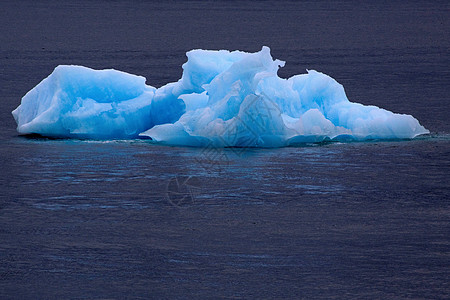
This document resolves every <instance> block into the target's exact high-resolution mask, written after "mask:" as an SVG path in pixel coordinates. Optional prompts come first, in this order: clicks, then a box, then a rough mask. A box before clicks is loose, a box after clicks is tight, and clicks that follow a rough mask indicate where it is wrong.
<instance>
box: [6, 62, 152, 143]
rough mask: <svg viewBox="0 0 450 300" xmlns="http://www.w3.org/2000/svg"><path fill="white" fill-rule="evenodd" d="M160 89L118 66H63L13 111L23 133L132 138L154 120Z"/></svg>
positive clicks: (54, 135) (30, 92) (18, 127)
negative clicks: (152, 114)
mask: <svg viewBox="0 0 450 300" xmlns="http://www.w3.org/2000/svg"><path fill="white" fill-rule="evenodd" d="M155 90H156V89H155V88H153V87H151V86H147V85H145V78H144V77H141V76H136V75H131V74H127V73H124V72H119V71H115V70H101V71H96V70H92V69H89V68H86V67H81V66H58V67H56V68H55V70H54V71H53V73H52V74H51V75H50V76H49V77H47V78H46V79H44V80H43V81H42V82H41V83H39V84H38V85H37V86H36V87H35V88H33V89H32V90H31V91H29V92H28V93H27V94H26V95H25V96H24V97H23V99H22V103H21V104H20V106H19V107H17V108H16V109H15V110H14V111H13V112H12V114H13V116H14V118H15V120H16V122H17V125H18V126H17V130H18V132H19V133H21V134H31V133H37V134H40V135H43V136H50V137H82V138H129V137H136V136H138V134H139V133H141V132H142V131H144V130H146V129H149V128H150V127H152V126H153V125H154V124H153V123H152V120H151V119H150V111H151V103H152V101H151V100H152V98H153V95H154V93H155Z"/></svg>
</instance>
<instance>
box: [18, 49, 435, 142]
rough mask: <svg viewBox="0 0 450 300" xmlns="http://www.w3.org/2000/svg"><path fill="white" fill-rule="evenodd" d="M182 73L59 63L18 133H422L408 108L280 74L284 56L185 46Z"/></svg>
mask: <svg viewBox="0 0 450 300" xmlns="http://www.w3.org/2000/svg"><path fill="white" fill-rule="evenodd" d="M187 57H188V61H187V62H186V63H185V64H184V65H183V75H182V77H181V79H180V80H179V81H177V82H174V83H169V84H167V85H165V86H163V87H161V88H158V89H155V88H154V87H151V86H148V85H146V84H145V78H144V77H140V76H135V75H131V74H126V73H123V72H119V71H115V70H102V71H95V70H91V69H88V68H85V67H81V66H59V67H57V68H56V69H55V71H54V72H53V73H52V74H51V75H50V76H49V77H48V78H46V79H44V80H43V81H42V82H41V83H40V84H38V85H37V86H36V87H35V88H33V89H32V90H31V91H30V92H28V93H27V94H26V95H25V96H24V97H23V99H22V103H21V105H20V106H19V107H18V108H17V109H16V110H14V111H13V112H12V113H13V115H14V118H15V120H16V122H17V124H18V127H17V130H18V131H19V133H21V134H30V133H37V134H41V135H44V136H56V137H87V138H135V137H138V136H140V137H147V138H151V139H152V140H153V141H154V142H157V143H163V144H169V145H184V146H187V145H189V146H212V147H281V146H289V145H294V144H298V143H305V142H307V143H309V142H322V141H325V140H336V141H348V140H368V139H405V138H407V139H409V138H414V137H415V136H417V135H420V134H426V133H429V131H428V130H426V129H425V128H424V127H423V126H421V125H420V124H419V122H418V121H417V120H416V119H415V118H414V117H412V116H410V115H401V114H395V113H392V112H390V111H387V110H384V109H381V108H378V107H375V106H364V105H361V104H358V103H353V102H350V101H349V100H348V99H347V96H346V95H345V91H344V88H343V87H342V85H340V84H339V83H337V82H336V81H335V80H334V79H333V78H331V77H329V76H327V75H325V74H322V73H320V72H317V71H314V70H309V71H308V73H307V74H302V75H296V76H293V77H291V78H289V79H282V78H280V77H278V75H277V71H278V69H279V68H280V67H282V66H284V62H282V61H279V60H273V59H272V57H271V55H270V49H269V48H268V47H263V48H262V50H261V51H259V52H256V53H246V52H241V51H233V52H230V51H226V50H220V51H210V50H192V51H189V52H188V53H187Z"/></svg>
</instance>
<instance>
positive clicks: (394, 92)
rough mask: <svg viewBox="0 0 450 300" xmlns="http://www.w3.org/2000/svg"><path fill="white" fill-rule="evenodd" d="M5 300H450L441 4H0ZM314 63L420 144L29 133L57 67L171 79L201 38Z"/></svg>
mask: <svg viewBox="0 0 450 300" xmlns="http://www.w3.org/2000/svg"><path fill="white" fill-rule="evenodd" d="M0 28H1V29H0V153H1V155H0V158H1V165H0V167H1V177H0V187H1V194H0V298H1V299H124V298H130V299H134V298H141V299H147V298H157V299H161V298H185V299H190V298H201V299H204V298H214V299H215V298H237V299H248V298H258V299H259V298H277V299H284V298H292V299H298V298H307V299H317V298H327V299H330V298H331V299H333V298H334V299H347V298H372V299H373V298H377V299H386V298H389V299H393V298H396V299H397V298H419V299H422V298H428V299H448V298H450V286H449V282H450V271H449V270H450V234H449V232H450V180H449V178H450V121H449V120H450V98H449V87H450V5H449V3H448V2H446V1H408V2H407V3H403V2H397V1H395V2H393V1H386V2H382V1H376V2H375V3H372V2H360V1H358V2H356V1H355V2H353V1H333V2H331V1H302V2H294V1H169V2H156V1H154V2H153V1H122V0H117V1H106V0H103V1H66V0H65V1H59V2H54V1H9V0H3V1H2V2H1V3H0ZM263 45H267V46H269V47H271V49H272V55H273V56H274V57H275V58H279V59H281V60H285V61H286V62H287V63H286V67H285V68H283V69H282V70H280V72H279V74H280V76H282V77H289V76H291V75H293V74H298V73H304V72H305V69H316V70H318V71H322V72H324V73H326V74H328V75H331V76H332V77H334V78H335V79H336V80H337V81H338V82H340V83H341V84H343V85H344V87H345V89H346V92H347V95H348V98H349V99H350V100H351V101H354V102H360V103H363V104H372V105H377V106H380V107H383V108H386V109H388V110H392V111H394V112H399V113H407V114H412V115H413V116H415V117H416V118H417V119H418V120H419V121H420V122H421V124H422V125H424V126H425V127H426V128H428V129H429V130H430V131H431V132H432V134H431V135H430V136H426V137H421V138H418V139H416V140H413V141H395V142H368V143H349V144H341V143H333V144H323V145H312V146H307V147H298V148H282V149H222V150H220V149H196V148H178V147H162V146H156V145H153V144H150V143H148V142H146V141H79V140H48V139H34V138H26V137H19V136H18V135H17V133H16V131H15V122H14V120H13V118H12V116H11V114H10V112H11V110H13V109H14V108H15V107H17V106H18V105H19V103H20V99H21V97H22V96H23V95H24V94H25V93H26V92H27V91H29V90H30V89H31V88H33V87H34V86H35V85H36V84H38V83H39V82H40V81H41V80H42V79H43V78H45V77H46V76H48V75H49V74H50V73H51V72H52V70H53V69H54V67H55V66H57V65H59V64H81V65H85V66H89V67H92V68H97V69H102V68H115V69H119V70H122V71H126V72H130V73H133V74H138V75H142V76H145V77H146V78H147V83H148V84H150V85H153V86H156V87H159V86H161V85H163V84H165V83H168V82H173V81H176V80H178V79H179V78H180V76H181V64H182V63H183V62H184V61H185V60H186V58H185V52H186V51H188V50H190V49H193V48H204V49H229V50H235V49H239V50H245V51H257V50H260V49H261V47H262V46H263Z"/></svg>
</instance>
